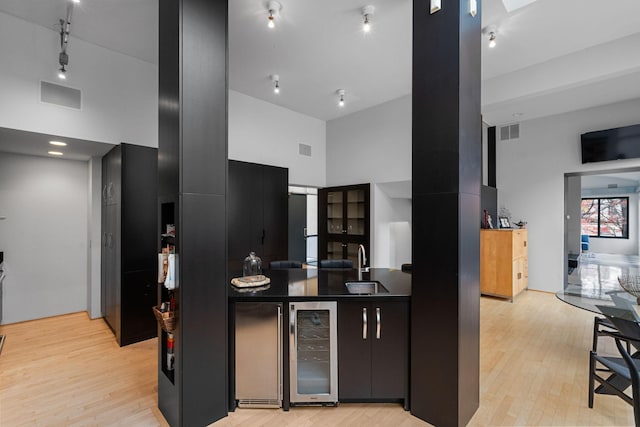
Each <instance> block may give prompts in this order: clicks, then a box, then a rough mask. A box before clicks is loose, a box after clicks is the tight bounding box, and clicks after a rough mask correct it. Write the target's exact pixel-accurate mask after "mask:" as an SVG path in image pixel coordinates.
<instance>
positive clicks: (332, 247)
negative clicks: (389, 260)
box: [318, 184, 371, 265]
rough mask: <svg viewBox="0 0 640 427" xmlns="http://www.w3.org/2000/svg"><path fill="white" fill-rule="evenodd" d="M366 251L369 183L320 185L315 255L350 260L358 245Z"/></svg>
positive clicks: (368, 248)
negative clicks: (316, 250)
mask: <svg viewBox="0 0 640 427" xmlns="http://www.w3.org/2000/svg"><path fill="white" fill-rule="evenodd" d="M359 245H364V247H365V248H366V249H367V251H368V252H369V253H368V254H367V255H368V257H369V258H370V259H371V253H370V246H369V184H360V185H350V186H344V187H329V188H323V189H321V190H320V191H319V192H318V256H319V258H320V259H350V260H351V261H353V264H354V265H356V263H357V260H358V246H359Z"/></svg>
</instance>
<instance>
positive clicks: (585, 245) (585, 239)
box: [580, 234, 589, 253]
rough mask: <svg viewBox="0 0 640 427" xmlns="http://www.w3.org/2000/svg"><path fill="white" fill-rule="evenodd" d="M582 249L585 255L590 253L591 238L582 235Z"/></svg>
mask: <svg viewBox="0 0 640 427" xmlns="http://www.w3.org/2000/svg"><path fill="white" fill-rule="evenodd" d="M580 248H581V249H582V252H584V253H588V252H589V236H588V235H586V234H581V235H580Z"/></svg>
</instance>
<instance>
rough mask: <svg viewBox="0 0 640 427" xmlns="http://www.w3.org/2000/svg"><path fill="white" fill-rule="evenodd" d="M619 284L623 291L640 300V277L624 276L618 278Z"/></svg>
mask: <svg viewBox="0 0 640 427" xmlns="http://www.w3.org/2000/svg"><path fill="white" fill-rule="evenodd" d="M618 283H620V286H621V287H622V289H624V290H625V291H627V292H629V293H630V294H631V295H633V296H634V297H636V298H638V299H639V300H640V276H636V275H631V274H623V275H622V276H618Z"/></svg>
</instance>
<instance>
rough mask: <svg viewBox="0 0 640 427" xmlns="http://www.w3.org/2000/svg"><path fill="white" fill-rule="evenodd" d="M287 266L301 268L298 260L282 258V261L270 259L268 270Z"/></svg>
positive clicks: (282, 268) (286, 267) (281, 268)
mask: <svg viewBox="0 0 640 427" xmlns="http://www.w3.org/2000/svg"><path fill="white" fill-rule="evenodd" d="M288 268H302V263H301V262H300V261H293V260H289V259H287V260H282V261H271V262H270V263H269V269H270V270H284V269H288Z"/></svg>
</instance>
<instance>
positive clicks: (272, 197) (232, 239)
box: [227, 160, 289, 277]
mask: <svg viewBox="0 0 640 427" xmlns="http://www.w3.org/2000/svg"><path fill="white" fill-rule="evenodd" d="M228 186H229V187H228V194H227V204H228V206H227V211H228V213H229V215H228V258H229V274H230V275H231V276H232V277H234V276H235V275H238V274H241V273H242V262H243V261H244V259H245V257H246V256H247V255H249V252H250V251H253V252H255V253H256V255H258V256H259V257H260V258H261V259H262V267H263V269H264V268H267V267H268V266H269V262H270V261H275V260H284V259H287V257H288V245H289V242H288V233H289V227H288V218H289V207H288V206H289V205H288V188H289V170H288V169H287V168H281V167H276V166H267V165H259V164H256V163H246V162H240V161H237V160H229V183H228Z"/></svg>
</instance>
